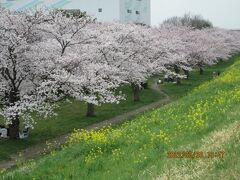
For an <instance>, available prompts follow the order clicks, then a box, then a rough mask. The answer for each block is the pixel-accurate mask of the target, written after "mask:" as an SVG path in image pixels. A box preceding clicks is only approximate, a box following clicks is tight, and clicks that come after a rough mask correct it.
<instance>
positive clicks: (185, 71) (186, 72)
mask: <svg viewBox="0 0 240 180" xmlns="http://www.w3.org/2000/svg"><path fill="white" fill-rule="evenodd" d="M183 71H184V74H185V75H186V76H187V79H189V71H188V70H185V69H184V70H183Z"/></svg>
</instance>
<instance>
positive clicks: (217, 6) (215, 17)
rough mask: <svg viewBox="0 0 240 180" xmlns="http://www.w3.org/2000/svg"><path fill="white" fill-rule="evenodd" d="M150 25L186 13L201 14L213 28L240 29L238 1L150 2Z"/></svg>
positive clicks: (166, 0)
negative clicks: (211, 23)
mask: <svg viewBox="0 0 240 180" xmlns="http://www.w3.org/2000/svg"><path fill="white" fill-rule="evenodd" d="M151 6H152V19H151V21H152V25H157V24H159V23H161V22H162V21H163V20H164V19H166V18H168V17H172V16H182V15H183V14H185V13H186V12H187V13H188V12H190V13H192V14H201V15H202V16H204V17H205V18H206V19H209V20H210V21H211V22H213V24H214V26H217V27H223V28H228V29H240V0H151Z"/></svg>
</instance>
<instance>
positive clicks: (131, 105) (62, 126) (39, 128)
mask: <svg viewBox="0 0 240 180" xmlns="http://www.w3.org/2000/svg"><path fill="white" fill-rule="evenodd" d="M235 60H236V57H233V58H231V59H230V60H228V61H225V62H221V63H219V64H217V65H215V66H212V67H207V68H205V72H204V74H203V75H199V73H198V72H197V71H193V72H191V73H190V78H189V80H183V81H182V84H181V85H176V84H172V83H165V84H163V85H161V89H162V90H163V91H165V92H166V93H167V94H169V96H170V97H171V99H172V100H176V99H178V98H180V97H182V96H184V95H186V94H187V93H188V92H190V91H191V90H192V89H193V88H194V87H196V86H198V85H200V84H201V83H203V82H205V81H208V80H210V79H212V72H213V71H221V72H222V71H224V70H225V69H226V68H227V67H228V66H230V65H231V64H233V63H234V61H235ZM155 80H156V79H155V78H153V79H150V80H149V83H155V82H154V81H155ZM121 90H122V91H123V93H125V94H126V97H127V98H126V100H125V101H122V102H121V103H120V104H104V105H102V106H99V107H96V113H95V114H96V116H95V117H86V116H85V113H86V104H84V103H82V102H78V101H73V102H72V103H61V105H60V108H59V109H58V110H57V113H58V116H56V117H51V118H48V119H46V120H45V119H40V120H37V124H36V126H35V129H33V130H31V131H30V137H29V138H28V139H25V140H18V141H15V140H13V141H10V140H0V152H1V153H0V161H1V160H7V159H9V158H10V155H11V154H15V153H17V152H20V151H21V150H23V149H25V148H27V147H29V146H32V145H36V144H38V143H42V142H45V141H47V140H49V139H52V138H55V137H58V136H60V135H64V134H66V133H70V132H72V131H73V130H74V129H81V128H84V127H86V126H88V125H91V124H94V123H96V122H100V121H103V120H106V119H109V118H111V117H114V116H116V115H119V114H122V113H124V112H128V111H131V110H134V109H137V108H139V107H142V106H144V105H146V104H149V103H152V102H155V101H157V100H159V99H162V98H163V95H161V94H159V93H158V92H156V91H154V90H151V89H145V90H143V91H142V92H141V101H140V102H137V103H136V102H133V101H132V91H131V87H129V86H125V87H123V88H122V89H121ZM0 124H3V119H1V118H0Z"/></svg>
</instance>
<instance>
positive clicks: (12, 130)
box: [8, 117, 20, 139]
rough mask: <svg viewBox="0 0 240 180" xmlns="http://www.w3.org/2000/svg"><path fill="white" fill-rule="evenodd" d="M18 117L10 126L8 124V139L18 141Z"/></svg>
mask: <svg viewBox="0 0 240 180" xmlns="http://www.w3.org/2000/svg"><path fill="white" fill-rule="evenodd" d="M19 124H20V122H19V117H15V118H13V119H12V124H9V132H8V133H9V138H10V139H18V138H19Z"/></svg>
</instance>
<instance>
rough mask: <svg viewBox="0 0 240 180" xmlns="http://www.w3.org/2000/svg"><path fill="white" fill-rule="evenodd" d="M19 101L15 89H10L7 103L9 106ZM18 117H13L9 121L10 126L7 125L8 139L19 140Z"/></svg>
mask: <svg viewBox="0 0 240 180" xmlns="http://www.w3.org/2000/svg"><path fill="white" fill-rule="evenodd" d="M19 99H20V97H19V93H18V91H17V90H16V89H12V90H11V92H10V94H9V102H10V104H9V105H10V106H12V105H14V104H15V103H16V102H17V101H18V100H19ZM19 125H20V121H19V116H18V115H16V116H13V117H12V119H11V124H9V132H8V134H9V138H10V139H18V138H19Z"/></svg>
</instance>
